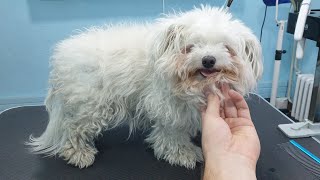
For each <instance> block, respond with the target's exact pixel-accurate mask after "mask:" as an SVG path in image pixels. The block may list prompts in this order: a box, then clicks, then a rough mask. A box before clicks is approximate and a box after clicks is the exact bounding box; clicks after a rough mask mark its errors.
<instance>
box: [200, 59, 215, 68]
mask: <svg viewBox="0 0 320 180" xmlns="http://www.w3.org/2000/svg"><path fill="white" fill-rule="evenodd" d="M215 63H216V58H215V57H213V56H205V57H203V58H202V65H203V67H205V68H208V69H209V68H212V67H213V66H214V64H215Z"/></svg>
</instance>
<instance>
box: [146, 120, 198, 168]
mask: <svg viewBox="0 0 320 180" xmlns="http://www.w3.org/2000/svg"><path fill="white" fill-rule="evenodd" d="M146 141H147V142H148V143H150V144H151V146H152V148H153V149H154V154H155V156H156V157H157V158H158V159H164V160H166V161H168V162H169V163H170V164H172V165H180V166H184V167H186V168H189V169H193V168H194V167H195V166H196V162H202V161H203V156H202V150H201V148H200V147H198V146H196V145H194V144H193V143H192V142H191V139H190V133H189V132H187V130H186V128H181V127H180V128H178V127H172V126H164V125H163V124H161V123H156V124H155V125H154V126H153V130H152V132H151V133H150V135H149V136H148V138H147V139H146Z"/></svg>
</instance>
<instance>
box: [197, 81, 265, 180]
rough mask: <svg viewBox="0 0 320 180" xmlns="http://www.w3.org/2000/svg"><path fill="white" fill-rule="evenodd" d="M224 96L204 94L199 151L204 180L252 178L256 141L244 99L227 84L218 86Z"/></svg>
mask: <svg viewBox="0 0 320 180" xmlns="http://www.w3.org/2000/svg"><path fill="white" fill-rule="evenodd" d="M221 90H222V93H223V95H224V97H225V99H224V103H223V106H222V107H221V106H220V100H219V97H218V96H215V95H213V94H211V93H209V94H208V97H207V98H208V104H207V108H206V109H205V110H203V111H202V150H203V155H204V159H205V175H204V179H206V178H209V179H210V177H214V178H216V179H233V178H234V179H246V180H247V179H255V178H256V177H255V167H256V163H257V160H258V158H259V154H260V142H259V138H258V135H257V132H256V129H255V127H254V125H253V123H252V120H251V117H250V111H249V108H248V105H247V103H246V101H245V100H244V98H243V97H242V96H241V95H240V94H239V93H237V92H236V91H234V90H230V88H229V86H228V85H222V88H221Z"/></svg>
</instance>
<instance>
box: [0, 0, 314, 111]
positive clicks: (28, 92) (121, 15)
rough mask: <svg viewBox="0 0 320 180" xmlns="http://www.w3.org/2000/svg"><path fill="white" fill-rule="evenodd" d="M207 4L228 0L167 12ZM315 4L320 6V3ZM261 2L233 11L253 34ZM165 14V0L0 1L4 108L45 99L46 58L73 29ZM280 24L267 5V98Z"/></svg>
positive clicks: (172, 2) (306, 67)
mask: <svg viewBox="0 0 320 180" xmlns="http://www.w3.org/2000/svg"><path fill="white" fill-rule="evenodd" d="M200 3H208V4H211V5H216V6H222V5H223V4H224V0H211V1H209V0H188V1H184V0H165V11H170V10H171V9H172V8H174V9H182V10H188V9H191V8H192V7H193V6H194V5H197V4H200ZM317 3H318V4H315V5H314V6H317V7H319V6H320V3H319V2H317ZM264 8H265V6H264V4H263V3H262V1H259V0H258V1H252V0H235V1H234V3H233V5H232V8H231V11H232V12H233V14H234V15H235V17H237V18H240V19H241V20H243V21H244V22H245V24H247V25H248V26H249V27H250V28H251V29H252V30H253V31H254V33H255V34H256V35H257V36H259V35H260V27H261V24H262V19H263V13H264ZM288 11H289V6H288V5H281V7H280V17H283V18H287V13H288ZM160 13H162V0H153V1H149V0H135V1H130V0H108V1H105V0H90V1H88V0H54V1H53V0H24V1H21V0H1V1H0V22H1V25H0V27H1V28H0V40H1V41H0V111H1V109H4V108H7V107H11V106H16V105H22V104H23V105H30V104H41V103H42V102H43V99H44V97H45V94H46V87H47V79H48V73H49V67H48V59H49V56H50V54H51V50H52V47H53V45H54V44H55V43H56V42H57V41H59V40H61V39H64V38H66V37H68V36H69V35H70V34H72V32H74V30H76V29H83V28H84V27H89V26H93V25H101V24H105V23H112V22H118V21H121V20H129V21H130V20H134V21H142V20H148V21H150V20H152V19H154V18H156V17H157V16H158V15H159V14H160ZM276 39H277V27H276V25H275V21H274V8H273V7H270V8H268V13H267V18H266V23H265V27H264V32H263V40H262V46H263V52H264V67H265V73H264V76H263V78H262V79H261V81H260V83H259V87H258V92H259V93H260V94H261V95H263V96H264V97H269V94H270V90H271V81H272V72H273V59H274V50H275V44H276ZM291 48H292V35H289V34H286V35H285V39H284V49H286V50H287V51H288V53H287V54H285V55H284V57H283V61H282V62H283V65H282V69H281V77H280V83H279V95H280V96H284V95H285V92H286V87H287V81H288V76H289V75H288V74H289V66H290V60H291V57H290V56H291ZM316 52H317V49H316V48H315V43H312V42H308V43H307V56H306V58H305V60H303V61H304V62H303V64H302V66H301V67H302V70H303V71H305V72H313V70H314V68H313V66H314V64H315V58H316Z"/></svg>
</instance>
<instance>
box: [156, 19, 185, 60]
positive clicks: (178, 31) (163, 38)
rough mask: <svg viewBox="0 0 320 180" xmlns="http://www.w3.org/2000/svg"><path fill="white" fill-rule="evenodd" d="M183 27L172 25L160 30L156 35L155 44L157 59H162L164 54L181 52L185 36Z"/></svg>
mask: <svg viewBox="0 0 320 180" xmlns="http://www.w3.org/2000/svg"><path fill="white" fill-rule="evenodd" d="M184 29H185V28H184V26H183V25H178V24H171V25H168V26H167V27H165V28H163V29H162V30H161V29H160V30H159V32H158V33H157V34H156V37H155V42H154V44H153V47H152V48H153V52H154V53H155V54H154V55H156V57H158V58H160V57H161V56H162V55H164V54H167V53H168V54H174V52H175V51H177V52H179V51H180V50H181V49H180V46H181V44H182V41H183V38H184V35H183V30H184Z"/></svg>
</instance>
